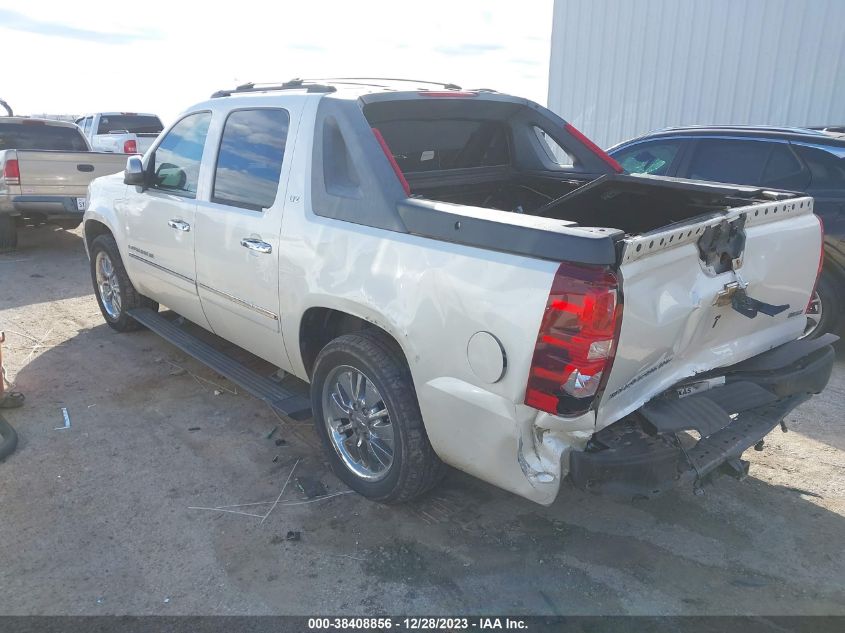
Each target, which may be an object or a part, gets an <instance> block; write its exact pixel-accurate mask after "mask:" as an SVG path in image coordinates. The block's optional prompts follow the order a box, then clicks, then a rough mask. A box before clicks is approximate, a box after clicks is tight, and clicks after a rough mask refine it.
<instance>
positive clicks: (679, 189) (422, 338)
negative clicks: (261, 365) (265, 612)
mask: <svg viewBox="0 0 845 633" xmlns="http://www.w3.org/2000/svg"><path fill="white" fill-rule="evenodd" d="M409 86H410V87H409ZM620 171H621V170H620V168H619V167H618V165H617V164H616V163H615V161H613V159H611V158H610V157H608V156H607V155H606V154H605V153H604V152H602V151H601V150H600V149H599V148H597V147H596V146H595V145H594V144H593V143H591V142H590V141H589V140H588V139H586V138H585V137H584V136H583V135H582V134H581V133H580V132H578V130H576V129H575V128H574V127H572V126H571V125H570V124H568V123H567V122H566V121H564V120H562V119H560V118H559V117H558V116H557V115H555V114H553V113H552V112H550V111H548V110H546V109H545V108H543V107H541V106H539V105H537V104H535V103H533V102H531V101H527V100H525V99H521V98H516V97H512V96H507V95H504V94H499V93H496V92H492V91H489V90H471V91H464V90H460V89H458V88H457V87H455V86H451V85H447V86H443V87H440V86H430V85H425V84H414V83H411V84H402V83H401V82H387V81H376V80H373V81H362V80H358V81H336V82H326V83H316V82H303V81H301V80H294V81H292V82H288V83H286V84H282V85H278V86H261V85H254V84H247V85H244V86H241V87H239V88H237V89H234V90H228V91H221V92H218V93H216V94H215V95H214V96H213V98H211V99H210V100H208V101H205V102H203V103H200V104H197V105H196V106H194V107H192V108H190V109H189V110H187V111H186V112H185V113H184V114H183V115H181V116H180V117H179V119H178V120H177V121H176V122H175V123H174V124H173V125H172V126H170V128H169V129H168V130H166V131H165V133H163V134H162V136H161V137H160V138H159V139H158V141H157V142H156V144H155V145H154V146H153V147H152V149H151V150H150V151H149V152H147V154H146V156H144V158H143V160H142V159H141V158H139V157H130V158H129V159H128V161H127V166H126V171H125V173H124V174H123V175H121V176H111V177H106V178H100V179H98V180H96V181H95V182H94V183H93V184H92V185H91V187H90V207H89V209H88V210H87V211H86V214H85V227H84V228H85V239H86V245H87V249H88V253H89V257H90V260H91V275H92V280H93V283H94V288H95V291H96V295H97V300H98V302H99V304H100V307H101V309H102V313H103V315H104V317H105V319H106V321H107V322H108V323H109V324H110V325H111V326H112V327H113V328H115V329H116V330H119V331H125V330H133V329H137V328H138V327H141V325H144V326H147V327H149V328H150V329H152V330H153V331H155V332H157V333H159V334H161V335H162V336H165V337H166V338H167V339H168V340H169V341H171V342H172V343H174V344H176V345H178V346H179V347H180V348H182V349H183V350H185V351H187V352H189V353H191V354H194V355H195V356H196V357H197V358H200V359H201V360H203V361H204V362H206V363H208V364H209V365H210V366H212V367H214V368H215V369H216V370H217V371H219V372H221V373H223V374H224V375H227V376H229V377H230V378H232V379H233V380H235V381H237V382H239V383H240V384H242V385H246V388H247V389H248V390H249V391H250V392H252V393H254V394H257V395H259V396H260V397H262V398H264V399H265V400H266V401H267V402H269V403H270V404H271V405H272V406H274V407H275V408H276V409H277V410H279V411H281V412H283V413H285V414H287V415H290V416H292V417H300V416H307V415H313V419H314V424H315V426H316V429H317V432H318V433H319V435H320V437H321V438H322V440H323V443H324V444H325V449H326V454H327V456H328V459H329V460H330V462H331V464H332V466H333V469H334V470H335V472H336V473H337V474H338V476H339V477H340V478H341V479H342V480H343V481H344V482H346V483H347V484H348V485H349V486H350V487H352V488H353V489H354V490H356V491H358V492H359V493H361V494H363V495H365V496H367V497H370V498H372V499H376V500H380V501H384V502H400V501H405V500H408V499H411V498H413V497H415V496H417V495H419V494H421V493H423V492H424V491H426V490H428V489H429V488H430V487H432V486H433V485H434V484H435V483H436V482H437V481H438V478H439V477H440V475H441V474H442V473H443V471H444V468H443V465H444V463H445V464H449V465H451V466H454V467H456V468H458V469H460V470H463V471H465V472H467V473H471V474H473V475H475V476H477V477H479V478H481V479H483V480H486V481H488V482H491V483H493V484H495V485H497V486H500V487H502V488H505V489H507V490H510V491H513V492H514V493H516V494H519V495H522V496H524V497H527V498H529V499H532V500H534V501H536V502H539V503H543V504H548V503H551V502H552V501H553V500H554V499H555V497H556V495H557V494H558V491H559V488H560V484H561V481H562V480H563V479H564V478H565V477H566V476H567V475H568V476H569V477H570V478H571V479H572V481H573V483H574V484H575V485H576V486H579V487H581V488H584V489H587V490H591V491H594V492H597V493H598V492H602V493H610V494H621V495H626V496H629V497H630V496H652V495H656V494H659V493H660V492H662V491H664V490H666V489H668V488H670V487H672V486H675V485H678V484H679V483H683V482H687V483H691V484H693V485H701V484H702V483H704V482H705V481H707V480H708V479H709V478H710V477H711V476H712V475H714V474H715V473H716V472H721V471H729V472H731V473H733V474H735V475H737V476H739V477H741V476H744V474H745V472H746V469H747V462H744V461H742V460H741V455H742V453H743V451H745V450H746V449H747V448H748V447H750V446H752V445H759V444H761V443H762V440H763V437H764V436H765V435H767V434H768V433H769V432H770V431H771V430H772V429H773V428H774V427H776V426H777V425H778V424H780V423H781V421H782V420H783V418H784V416H785V415H786V414H787V413H789V412H790V411H791V410H792V409H793V408H794V407H796V406H797V405H798V404H800V403H801V402H803V401H805V400H807V399H808V398H810V397H811V395H812V394H814V393H818V392H819V391H821V390H822V389H823V388H824V387H825V385H826V383H827V381H828V378H829V376H830V372H831V369H832V364H833V349H832V347H831V345H830V344H831V342H832V341H834V340H835V339H836V337H834V336H831V335H827V336H824V337H822V338H819V339H816V340H796V339H798V338H799V337H800V336H801V334H802V332H803V330H804V322H805V317H804V312H805V309H806V306H807V303H808V301H809V298H810V296H811V294H812V291H813V284H814V281H815V280H816V277H817V274H818V271H819V259H820V252H821V244H822V235H821V229H820V226H819V221H818V219H817V218H816V216H814V215H813V212H812V210H813V200H812V199H811V198H808V197H799V196H796V195H794V194H790V193H783V192H776V191H766V190H762V189H757V188H750V187H740V186H730V185H724V184H718V185H717V184H709V183H702V182H695V181H687V180H678V179H671V178H659V177H648V176H628V175H625V174H621V173H619V172H620ZM159 304H164V305H166V306H167V307H168V308H170V309H171V310H172V311H173V313H177V314H179V315H182V316H184V317H185V318H186V319H188V320H190V321H192V322H194V323H196V324H199V325H200V326H202V327H203V328H205V329H207V330H210V331H212V332H214V333H216V334H217V335H219V336H220V337H222V338H224V339H226V340H228V341H230V342H232V343H235V344H236V345H238V346H240V347H241V348H244V349H245V350H248V351H249V352H252V353H253V354H255V355H257V356H259V357H261V358H263V359H265V360H267V361H269V362H270V363H272V364H274V365H275V366H277V367H279V368H281V369H283V370H285V371H286V372H289V373H291V374H294V375H295V376H296V377H298V378H300V379H302V380H303V381H306V382H308V383H310V394H311V396H310V400H309V399H308V398H305V397H303V396H299V395H297V394H296V393H294V392H292V391H290V390H285V389H282V388H281V387H279V386H277V385H275V383H270V381H267V380H266V379H264V378H263V377H261V376H258V375H255V374H253V373H251V372H249V371H248V370H247V369H246V368H245V367H244V366H243V365H239V364H238V363H236V362H235V361H234V360H233V359H232V358H230V357H228V356H225V355H224V354H222V353H220V352H219V351H218V350H217V349H216V348H214V347H211V346H209V345H207V344H206V343H204V342H202V341H201V340H200V339H199V338H198V337H194V336H192V335H190V334H189V333H188V332H186V331H185V330H184V329H183V328H182V327H180V326H179V325H178V324H179V323H181V322H183V320H181V319H174V318H169V317H167V316H164V315H159V314H157V313H156V310H157V309H158V306H159ZM173 316H174V317H175V315H173Z"/></svg>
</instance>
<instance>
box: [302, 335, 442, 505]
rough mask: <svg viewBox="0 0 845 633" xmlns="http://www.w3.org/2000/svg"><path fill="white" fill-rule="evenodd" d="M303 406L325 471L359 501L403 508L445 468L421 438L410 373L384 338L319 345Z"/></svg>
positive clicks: (422, 429)
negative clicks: (320, 445)
mask: <svg viewBox="0 0 845 633" xmlns="http://www.w3.org/2000/svg"><path fill="white" fill-rule="evenodd" d="M311 405H312V408H313V411H314V424H315V425H316V428H317V433H318V435H319V436H320V438H321V439H322V441H323V446H324V448H325V452H326V454H327V456H328V459H329V462H330V463H331V465H332V470H334V472H335V474H336V475H337V476H338V477H339V478H340V479H341V480H342V481H343V482H344V483H346V484H347V485H348V486H349V487H350V488H352V489H353V490H355V491H356V492H358V493H359V494H361V495H363V496H365V497H368V498H370V499H373V500H375V501H381V502H383V503H403V502H405V501H409V500H411V499H413V498H415V497H418V496H420V495H421V494H423V493H425V492H427V491H428V490H429V489H430V488H432V487H433V486H434V485H435V484H436V483H437V482H438V481H439V480H440V479H441V477H442V475H443V473H444V471H445V466H444V464H443V462H441V461H440V459H439V458H438V457H437V455H436V454H435V452H434V449H433V448H432V446H431V444H430V442H429V440H428V436H427V435H426V432H425V427H424V425H423V420H422V414H421V413H420V408H419V404H418V403H417V395H416V391H415V390H414V385H413V381H412V379H411V372H410V370H409V369H408V365H407V363H406V362H405V358H404V356H403V355H402V353H401V351H400V350H399V349H398V347H397V346H396V344H395V343H393V342H392V341H391V340H390V339H389V338H388V337H387V336H385V335H383V334H381V333H379V332H376V331H364V332H360V333H356V334H347V335H344V336H341V337H339V338H336V339H335V340H333V341H331V342H330V343H329V344H328V345H326V347H324V348H323V350H322V351H321V352H320V354H319V356H317V361H316V363H315V365H314V372H313V376H312V381H311Z"/></svg>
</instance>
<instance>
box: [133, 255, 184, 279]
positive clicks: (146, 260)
mask: <svg viewBox="0 0 845 633" xmlns="http://www.w3.org/2000/svg"><path fill="white" fill-rule="evenodd" d="M129 257H131V258H132V259H134V260H136V261H139V262H143V263H144V264H148V265H150V266H152V267H153V268H157V269H158V270H160V271H162V272H165V273H169V274H171V275H173V276H174V277H178V278H179V279H182V280H184V281H187V282H188V283H190V284H194V285H196V283H197V282H196V280H195V279H191V278H190V277H188V276H186V275H183V274H182V273H177V272H176V271H175V270H170V269H169V268H165V267H164V266H161V265H159V264H156V263H155V262H151V261H150V260H149V259H146V258H145V257H140V256H138V255H136V254H135V253H129Z"/></svg>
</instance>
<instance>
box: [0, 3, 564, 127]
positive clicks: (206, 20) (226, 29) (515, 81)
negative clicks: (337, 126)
mask: <svg viewBox="0 0 845 633" xmlns="http://www.w3.org/2000/svg"><path fill="white" fill-rule="evenodd" d="M218 7H220V8H218ZM2 9H5V10H7V11H14V12H16V13H18V14H22V15H24V16H25V17H27V18H29V19H31V20H36V21H38V22H42V23H52V24H56V25H58V26H59V27H60V28H59V29H58V30H59V31H61V27H64V28H65V29H67V30H69V31H71V32H76V33H77V36H76V37H71V36H62V35H60V34H56V32H55V31H51V30H50V29H47V30H48V31H49V32H51V33H52V34H43V31H42V33H38V32H33V30H32V29H28V30H22V29H21V28H16V27H15V24H14V22H13V21H6V22H0V41H2V42H3V50H4V51H5V52H4V64H3V83H2V86H0V88H2V93H0V98H4V99H6V100H7V101H8V102H9V103H10V104H11V105H12V106H13V107H14V108H15V111H16V112H19V113H30V112H39V113H40V112H50V113H57V114H58V113H80V114H81V113H85V112H92V111H109V110H117V111H138V112H155V113H158V114H160V115H161V116H162V118H163V120H164V121H165V122H168V121H169V120H171V119H172V118H173V117H175V116H176V114H178V113H179V112H180V111H182V110H183V109H185V108H187V107H188V106H190V105H192V104H193V103H195V102H197V101H200V100H203V99H206V98H207V97H208V96H209V95H210V94H211V93H212V92H214V91H216V90H218V89H220V88H228V87H233V86H234V85H236V84H238V83H244V82H246V81H259V82H262V81H282V80H286V79H290V78H293V77H297V76H301V77H328V76H331V77H342V76H354V77H360V76H375V77H410V78H414V79H434V80H439V81H450V82H454V83H458V84H460V85H462V86H464V87H486V88H495V89H497V90H501V91H503V92H510V93H513V94H518V95H520V96H525V97H528V98H530V99H534V100H535V101H538V102H540V103H545V100H546V83H547V77H548V57H549V41H550V34H551V20H552V0H523V1H522V2H515V1H513V0H511V1H504V0H488V1H481V0H475V1H471V2H455V1H454V0H429V2H426V3H401V2H395V1H390V2H388V1H386V0H371V1H366V0H362V1H360V2H348V1H347V2H341V1H337V0H324V1H322V2H310V3H304V2H296V3H293V2H279V3H272V4H271V3H265V2H260V1H257V0H239V2H236V3H234V4H230V5H227V6H225V8H224V7H223V6H221V5H214V4H207V3H198V2H196V3H195V2H184V3H181V2H173V1H172V0H167V1H165V0H145V2H143V3H141V4H137V3H135V4H133V3H114V2H106V1H105V0H91V1H87V2H85V3H82V4H74V3H66V2H58V1H56V0H31V1H30V2H27V3H26V4H25V5H22V4H20V3H19V2H11V1H10V0H0V10H2ZM9 27H11V28H9ZM78 30H84V31H93V32H96V33H101V34H109V37H94V38H93V39H92V40H91V41H86V40H84V39H80V38H79V37H78ZM119 34H124V35H125V36H126V37H125V43H121V42H120V41H115V40H119V39H120V35H119Z"/></svg>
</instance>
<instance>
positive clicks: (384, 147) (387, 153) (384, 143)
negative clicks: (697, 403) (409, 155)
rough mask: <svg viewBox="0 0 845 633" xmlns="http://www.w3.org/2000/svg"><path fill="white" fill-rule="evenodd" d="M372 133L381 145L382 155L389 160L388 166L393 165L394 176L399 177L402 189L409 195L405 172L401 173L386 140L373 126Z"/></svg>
mask: <svg viewBox="0 0 845 633" xmlns="http://www.w3.org/2000/svg"><path fill="white" fill-rule="evenodd" d="M373 134H374V135H375V137H376V140H377V141H378V144H379V145H381V149H382V151H383V152H384V155H385V156H387V160H389V161H390V166H391V167H393V171H394V172H395V173H396V177H397V178H398V179H399V182H400V183H401V185H402V189H404V190H405V195H406V196H410V195H411V185H409V184H408V181H407V180H406V179H405V174H403V173H402V170H401V169H400V168H399V163H397V162H396V159H395V158H394V157H393V152H391V151H390V147H389V146H388V145H387V141H385V140H384V137H383V136H382V135H381V132H380V131H379V130H378V128H373Z"/></svg>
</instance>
